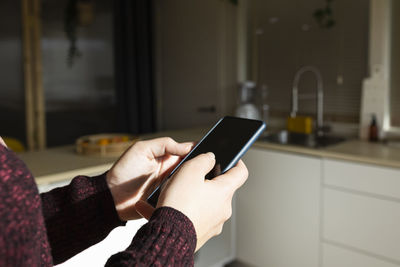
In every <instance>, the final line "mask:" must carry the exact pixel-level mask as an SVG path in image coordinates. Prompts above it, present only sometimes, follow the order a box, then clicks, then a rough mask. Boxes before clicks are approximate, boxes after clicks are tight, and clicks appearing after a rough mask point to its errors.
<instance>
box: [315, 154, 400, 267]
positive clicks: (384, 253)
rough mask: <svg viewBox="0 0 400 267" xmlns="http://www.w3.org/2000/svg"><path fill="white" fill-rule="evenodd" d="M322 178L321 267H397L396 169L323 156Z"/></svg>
mask: <svg viewBox="0 0 400 267" xmlns="http://www.w3.org/2000/svg"><path fill="white" fill-rule="evenodd" d="M323 180H324V181H323V191H322V194H323V204H322V210H323V212H322V238H323V243H324V245H323V247H324V253H323V266H324V267H331V266H352V267H353V266H354V267H358V266H363V267H364V266H377V267H381V266H382V267H384V266H385V267H386V266H388V267H389V266H390V267H392V266H400V227H399V225H400V170H398V169H392V168H386V167H378V166H371V165H364V164H358V163H351V162H344V161H337V160H323ZM335 255H336V256H335ZM338 257H340V258H339V259H338ZM339 263H340V264H339Z"/></svg>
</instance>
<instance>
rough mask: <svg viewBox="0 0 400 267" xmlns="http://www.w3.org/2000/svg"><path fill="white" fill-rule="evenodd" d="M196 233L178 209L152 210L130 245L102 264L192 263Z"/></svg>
mask: <svg viewBox="0 0 400 267" xmlns="http://www.w3.org/2000/svg"><path fill="white" fill-rule="evenodd" d="M196 243H197V239H196V232H195V229H194V226H193V224H192V222H191V221H190V220H189V219H188V218H187V217H186V216H185V215H184V214H182V213H181V212H179V211H177V210H175V209H173V208H169V207H163V208H159V209H156V210H155V212H154V213H153V215H152V217H151V218H150V220H149V222H148V223H146V224H145V225H143V226H142V228H140V229H139V231H138V232H137V233H136V235H135V237H134V238H133V241H132V243H131V244H130V246H129V247H128V248H127V249H126V250H125V251H122V252H119V253H117V254H115V255H113V256H112V257H111V258H110V259H109V260H108V261H107V263H106V267H115V266H193V264H194V251H195V249H196Z"/></svg>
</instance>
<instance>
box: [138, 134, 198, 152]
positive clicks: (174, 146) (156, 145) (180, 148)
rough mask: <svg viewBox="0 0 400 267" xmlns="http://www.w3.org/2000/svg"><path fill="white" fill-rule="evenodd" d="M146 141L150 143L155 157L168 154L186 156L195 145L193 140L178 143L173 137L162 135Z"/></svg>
mask: <svg viewBox="0 0 400 267" xmlns="http://www.w3.org/2000/svg"><path fill="white" fill-rule="evenodd" d="M145 142H148V144H149V145H150V146H149V148H150V150H151V152H152V154H153V156H154V157H162V156H164V155H167V154H170V155H175V156H184V155H186V154H187V153H189V151H190V149H191V148H192V147H193V144H192V143H191V142H188V143H178V142H176V141H175V140H174V139H172V138H171V137H162V138H157V139H153V140H149V141H145Z"/></svg>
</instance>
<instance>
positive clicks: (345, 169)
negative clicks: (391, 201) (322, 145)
mask: <svg viewBox="0 0 400 267" xmlns="http://www.w3.org/2000/svg"><path fill="white" fill-rule="evenodd" d="M322 167H323V183H324V185H328V186H329V185H331V186H337V187H342V188H347V189H350V190H356V191H361V192H365V193H371V194H376V195H381V196H386V197H394V198H398V199H400V190H399V188H400V170H399V169H394V168H387V167H379V166H373V165H366V164H360V163H353V162H351V163H350V162H344V161H337V160H326V159H325V160H323V165H322Z"/></svg>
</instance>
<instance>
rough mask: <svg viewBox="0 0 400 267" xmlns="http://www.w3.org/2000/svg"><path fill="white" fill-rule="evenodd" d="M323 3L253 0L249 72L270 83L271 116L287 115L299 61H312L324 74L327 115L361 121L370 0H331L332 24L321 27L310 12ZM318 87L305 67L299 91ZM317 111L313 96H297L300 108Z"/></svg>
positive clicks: (328, 118) (302, 111) (330, 118)
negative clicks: (330, 26)
mask: <svg viewBox="0 0 400 267" xmlns="http://www.w3.org/2000/svg"><path fill="white" fill-rule="evenodd" d="M324 4H325V2H324V1H319V0H312V1H311V0H310V1H301V0H296V1H294V0H291V1H289V0H282V1H265V0H253V1H251V4H250V14H251V16H250V24H251V25H253V26H252V29H251V30H250V33H251V35H252V36H251V38H250V39H251V42H252V44H251V45H250V47H252V51H251V54H252V61H253V69H252V71H251V72H252V73H253V77H257V78H256V79H257V83H258V84H259V85H263V84H266V85H267V86H268V88H269V96H268V100H267V102H268V104H269V105H270V109H271V110H270V113H271V116H275V117H282V118H284V117H286V116H288V115H289V113H290V108H291V92H292V84H293V78H294V75H295V73H296V71H297V70H298V69H299V68H301V67H302V66H305V65H312V66H315V67H316V68H318V69H319V70H320V72H321V74H322V78H323V86H324V119H325V121H333V122H340V123H342V122H344V123H358V121H359V113H360V103H361V88H362V81H363V79H364V78H366V77H367V76H368V73H367V69H368V27H369V24H368V22H369V1H367V0H352V1H333V4H332V8H333V16H334V18H335V21H336V25H335V26H334V27H332V28H330V29H325V28H320V26H319V25H318V23H317V22H316V21H315V19H314V17H313V12H314V11H315V10H316V9H317V8H321V7H324ZM254 62H256V64H254ZM316 87H317V84H316V81H315V78H314V77H313V76H312V74H310V73H306V74H304V75H303V77H302V79H301V81H300V85H299V94H306V95H311V96H312V95H316ZM315 111H316V100H315V99H303V100H302V99H300V100H299V114H311V115H314V114H315Z"/></svg>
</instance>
